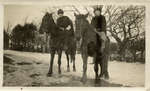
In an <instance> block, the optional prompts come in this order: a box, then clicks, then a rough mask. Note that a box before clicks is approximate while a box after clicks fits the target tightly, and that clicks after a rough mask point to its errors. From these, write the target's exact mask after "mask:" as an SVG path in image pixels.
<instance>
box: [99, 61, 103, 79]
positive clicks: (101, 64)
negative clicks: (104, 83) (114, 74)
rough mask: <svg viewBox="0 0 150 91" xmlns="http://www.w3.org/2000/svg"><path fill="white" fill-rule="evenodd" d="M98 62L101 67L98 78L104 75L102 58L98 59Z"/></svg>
mask: <svg viewBox="0 0 150 91" xmlns="http://www.w3.org/2000/svg"><path fill="white" fill-rule="evenodd" d="M99 62H100V64H99V66H100V68H101V71H100V75H99V78H101V77H103V76H104V64H103V60H99Z"/></svg>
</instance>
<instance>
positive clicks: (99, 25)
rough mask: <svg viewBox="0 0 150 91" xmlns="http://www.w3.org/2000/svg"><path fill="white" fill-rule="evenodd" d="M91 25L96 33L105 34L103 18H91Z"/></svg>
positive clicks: (101, 16)
mask: <svg viewBox="0 0 150 91" xmlns="http://www.w3.org/2000/svg"><path fill="white" fill-rule="evenodd" d="M91 25H92V26H93V27H94V28H95V29H96V30H97V31H98V32H105V33H106V19H105V16H103V15H100V16H95V17H93V18H92V21H91Z"/></svg>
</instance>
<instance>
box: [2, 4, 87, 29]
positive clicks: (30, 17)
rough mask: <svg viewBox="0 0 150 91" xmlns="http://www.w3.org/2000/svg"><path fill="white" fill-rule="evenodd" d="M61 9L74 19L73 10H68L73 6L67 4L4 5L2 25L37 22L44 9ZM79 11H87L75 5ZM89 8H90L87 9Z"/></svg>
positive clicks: (12, 25)
mask: <svg viewBox="0 0 150 91" xmlns="http://www.w3.org/2000/svg"><path fill="white" fill-rule="evenodd" d="M60 8H61V9H63V10H64V11H65V15H66V16H68V17H69V18H70V19H72V21H74V12H72V11H70V10H72V9H73V8H71V7H69V6H48V5H41V6H39V5H5V7H4V27H5V28H6V27H7V26H8V24H10V25H11V28H13V27H14V26H15V25H17V24H24V23H25V21H26V22H33V23H35V24H39V23H40V22H41V20H42V17H43V16H44V14H45V12H46V11H52V12H55V14H54V18H56V17H55V16H57V15H56V12H57V10H58V9H60ZM77 8H78V9H79V11H80V12H81V13H83V14H85V13H87V12H86V10H85V9H82V8H83V7H82V6H77ZM89 10H90V9H89Z"/></svg>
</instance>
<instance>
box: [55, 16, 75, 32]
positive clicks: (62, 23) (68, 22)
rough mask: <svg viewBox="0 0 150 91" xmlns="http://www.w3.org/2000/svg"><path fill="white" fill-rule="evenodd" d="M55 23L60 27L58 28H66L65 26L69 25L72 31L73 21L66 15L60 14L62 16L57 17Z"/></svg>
mask: <svg viewBox="0 0 150 91" xmlns="http://www.w3.org/2000/svg"><path fill="white" fill-rule="evenodd" d="M57 25H58V26H59V27H60V28H64V30H66V28H67V27H68V26H69V25H70V26H71V29H70V30H72V31H73V23H72V21H71V20H70V19H69V17H67V16H62V17H59V18H58V19H57Z"/></svg>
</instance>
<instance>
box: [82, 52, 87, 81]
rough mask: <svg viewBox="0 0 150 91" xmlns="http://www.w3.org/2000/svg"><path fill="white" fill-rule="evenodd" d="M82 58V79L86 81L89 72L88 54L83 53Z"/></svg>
mask: <svg viewBox="0 0 150 91" xmlns="http://www.w3.org/2000/svg"><path fill="white" fill-rule="evenodd" d="M82 59H83V74H82V79H81V81H82V82H83V83H85V82H86V80H87V73H86V72H87V59H88V56H87V55H86V54H83V55H82Z"/></svg>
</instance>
